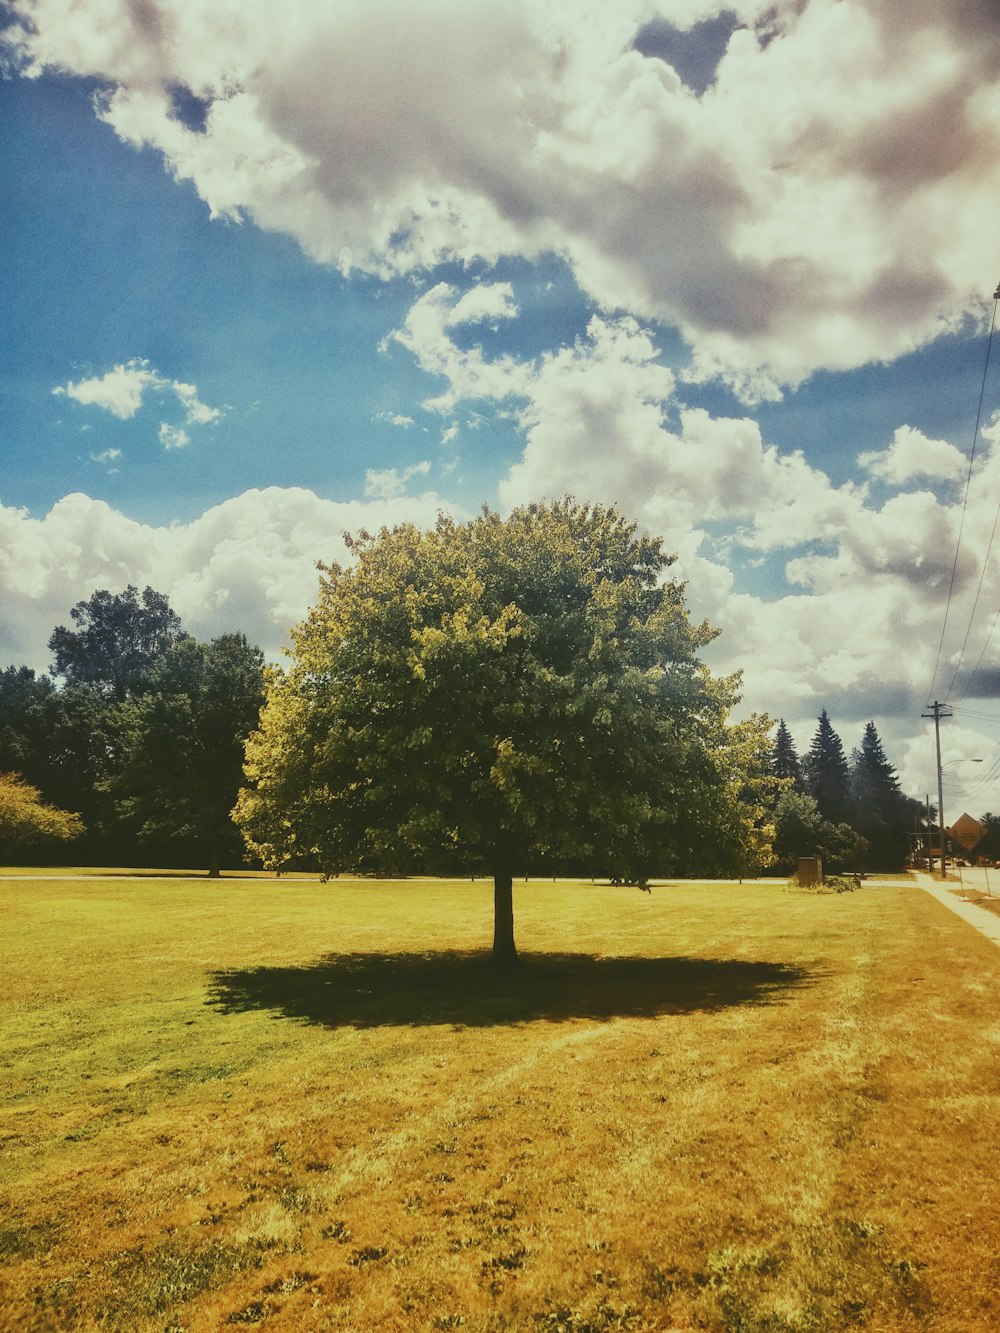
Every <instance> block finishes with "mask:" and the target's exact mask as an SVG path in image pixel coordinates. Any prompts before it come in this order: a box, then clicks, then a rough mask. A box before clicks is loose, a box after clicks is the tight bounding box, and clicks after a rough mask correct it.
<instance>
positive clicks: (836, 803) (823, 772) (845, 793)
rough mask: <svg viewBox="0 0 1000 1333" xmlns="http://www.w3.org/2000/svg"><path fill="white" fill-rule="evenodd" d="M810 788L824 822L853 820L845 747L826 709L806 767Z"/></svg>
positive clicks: (817, 727) (818, 726) (807, 782)
mask: <svg viewBox="0 0 1000 1333" xmlns="http://www.w3.org/2000/svg"><path fill="white" fill-rule="evenodd" d="M803 767H804V769H805V779H806V788H807V790H808V792H809V795H810V796H811V797H812V798H813V800H814V801H815V802H816V804H817V806H818V807H819V812H820V814H821V815H822V816H823V818H824V819H828V820H830V821H831V822H832V823H834V824H842V823H848V822H849V821H850V817H851V813H852V811H851V785H850V768H849V766H848V763H847V756H846V755H845V754H844V745H843V742H842V741H841V739H840V737H839V736H838V735H837V733H836V732H835V731H834V729H833V726H832V724H831V722H830V719H829V717H828V716H827V711H826V709H825V708H824V709H823V711H822V712H821V713H820V715H819V721H818V723H817V725H816V733H815V735H814V736H813V739H812V744H811V745H810V747H809V753H808V755H807V756H806V759H805V763H804V765H803Z"/></svg>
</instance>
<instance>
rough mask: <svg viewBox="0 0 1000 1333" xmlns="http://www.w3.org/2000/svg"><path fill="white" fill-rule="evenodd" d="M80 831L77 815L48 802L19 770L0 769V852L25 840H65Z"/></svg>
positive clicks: (80, 823) (22, 843)
mask: <svg viewBox="0 0 1000 1333" xmlns="http://www.w3.org/2000/svg"><path fill="white" fill-rule="evenodd" d="M82 832H83V822H82V821H81V819H80V816H79V815H76V814H73V813H71V812H70V811H68V810H58V809H56V807H55V806H51V805H47V804H46V803H45V802H44V801H43V800H42V798H41V793H40V792H39V790H38V788H37V787H33V786H31V784H30V783H28V782H25V780H24V778H22V777H21V776H20V774H18V773H0V852H3V853H7V852H9V851H10V850H11V849H13V848H15V847H22V846H24V845H25V844H28V843H34V842H49V841H53V840H56V841H65V840H67V839H69V838H76V837H78V836H79V835H80V834H81V833H82Z"/></svg>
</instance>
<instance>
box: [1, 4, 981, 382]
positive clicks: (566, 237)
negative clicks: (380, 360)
mask: <svg viewBox="0 0 1000 1333" xmlns="http://www.w3.org/2000/svg"><path fill="white" fill-rule="evenodd" d="M11 8H12V10H13V12H14V14H15V15H16V16H19V17H20V19H21V20H22V23H21V25H14V26H13V27H11V28H9V29H8V30H7V35H6V40H7V42H8V45H10V46H11V47H13V48H14V59H15V60H16V61H17V62H19V63H20V67H21V68H22V70H23V71H24V72H25V73H27V74H29V75H32V74H38V73H40V72H42V71H44V70H46V69H55V70H68V71H71V72H74V73H77V74H81V75H85V76H87V77H91V78H96V79H98V80H100V81H101V84H102V86H103V87H104V88H105V89H106V92H105V94H104V95H103V96H102V98H101V99H100V101H99V113H100V115H101V116H102V117H103V118H104V119H105V120H106V121H107V123H108V124H109V125H111V126H112V127H113V128H114V130H115V132H116V133H117V134H118V135H119V136H120V137H121V138H122V139H123V140H124V141H126V142H128V143H131V144H135V145H149V146H152V147H153V148H155V149H156V150H158V151H159V152H161V153H162V154H163V156H164V158H165V159H166V161H167V163H168V165H169V167H170V169H171V171H172V172H173V173H174V174H175V176H177V177H178V178H179V179H183V180H188V181H191V182H192V183H193V185H194V187H195V189H196V190H197V191H198V193H199V194H200V195H201V197H202V199H203V200H204V201H205V202H206V204H207V206H208V207H209V209H210V210H211V212H212V214H213V215H214V216H217V217H220V218H229V219H237V220H238V219H249V220H252V221H253V222H255V223H256V224H257V225H259V226H261V227H264V228H267V229H270V230H273V231H280V232H284V233H287V234H289V235H291V236H293V237H294V238H295V239H296V240H297V241H298V242H299V243H300V245H301V246H302V247H303V248H304V250H305V251H306V252H307V253H308V254H310V255H311V256H313V257H314V258H316V259H318V260H320V261H321V262H324V263H330V264H335V265H338V266H339V267H340V268H341V269H342V270H344V271H345V272H347V271H350V270H352V269H354V268H361V269H364V270H367V271H369V272H372V273H376V274H382V275H392V274H399V273H407V272H412V271H414V270H416V269H419V268H426V267H428V266H430V265H433V264H435V263H437V262H439V261H441V260H458V261H461V262H464V263H470V262H474V261H483V260H485V261H486V262H487V263H489V262H492V261H494V260H495V259H497V258H498V257H499V256H502V255H516V256H527V257H529V258H530V257H533V256H537V255H539V254H541V253H552V254H557V255H559V256H561V257H563V258H564V259H565V260H566V262H567V263H568V264H569V265H570V266H571V268H572V271H573V273H574V274H575V276H576V279H577V281H578V282H579V284H580V285H581V287H582V288H583V289H584V291H586V292H587V293H588V294H589V295H590V297H591V298H592V299H593V301H594V302H595V303H596V304H597V305H598V306H599V307H601V308H602V309H603V311H604V312H605V313H606V314H612V313H615V312H618V311H621V310H627V311H629V312H631V313H632V314H634V315H636V316H638V317H639V318H642V319H651V320H661V321H665V322H668V323H670V324H672V325H674V326H676V327H677V328H679V329H680V330H681V332H682V333H683V335H684V337H685V338H686V339H687V341H688V342H689V344H690V346H691V349H692V364H691V366H690V368H689V370H688V372H687V373H688V374H689V375H690V376H691V377H692V378H695V379H707V378H710V377H713V376H719V377H722V378H723V379H725V380H726V381H728V382H729V383H730V384H732V385H733V386H734V387H735V388H736V389H737V390H738V391H739V392H740V393H741V394H743V395H744V397H745V398H746V399H747V401H753V400H755V399H761V398H765V397H774V396H776V395H778V394H780V392H781V391H782V389H783V387H784V386H786V385H793V384H796V383H798V382H800V381H801V380H802V379H803V378H804V377H805V376H807V375H809V374H810V373H811V372H812V371H814V370H816V369H817V368H820V367H824V368H828V369H845V368H850V367H854V366H858V365H861V364H864V363H867V362H871V361H884V360H886V359H892V358H893V357H896V356H898V355H901V354H902V353H904V352H907V351H909V350H911V349H913V348H914V347H917V346H919V345H921V344H923V343H926V342H927V341H928V340H930V339H932V338H933V337H935V336H936V335H937V334H939V333H940V332H942V331H943V330H946V329H954V328H956V327H958V326H959V325H960V324H961V323H962V322H963V320H966V319H969V318H971V319H973V320H976V319H980V318H981V317H982V315H983V311H984V302H983V298H984V297H985V296H986V294H987V293H986V291H985V290H984V288H986V287H987V286H988V285H989V283H990V281H991V278H990V276H989V275H990V274H992V272H993V267H992V266H993V264H994V263H995V251H994V248H993V235H994V230H995V229H994V226H993V220H994V213H995V201H996V198H997V197H998V194H1000V81H998V78H997V75H996V70H997V68H998V67H1000V62H998V59H997V57H998V55H1000V28H998V27H997V25H996V22H995V9H994V7H993V6H991V4H990V3H988V0H969V3H967V4H962V5H942V4H941V3H940V0H913V3H908V4H905V5H904V4H903V3H902V0H836V2H835V0H795V2H794V3H793V2H792V0H779V3H777V4H775V3H774V2H773V0H727V3H726V4H725V6H723V5H721V4H720V3H719V0H711V2H710V0H684V3H676V2H675V3H671V4H670V5H667V4H665V3H662V2H661V3H655V2H654V0H619V3H616V4H615V5H614V6H608V5H601V4H597V3H578V2H577V0H552V2H551V3H548V4H545V5H540V4H537V3H536V2H535V0H511V3H510V4H505V5H502V6H496V5H491V4H487V3H486V0H474V2H473V3H468V0H435V3H434V4H431V5H422V6H417V7H414V6H411V5H404V4H403V3H401V0H374V2H366V3H364V4H362V3H361V0H348V2H347V3H343V4H338V5H336V6H317V5H315V4H312V3H310V2H309V0H292V3H290V4H289V5H287V6H286V7H285V9H284V10H283V18H282V23H281V25H280V26H278V27H276V26H275V25H274V24H273V23H272V22H271V21H270V10H269V9H268V8H267V7H266V6H265V5H264V4H263V0H248V3H247V4H245V5H243V6H241V8H240V10H239V13H238V14H237V13H235V11H231V10H229V9H226V8H225V7H223V8H221V9H220V7H219V6H218V5H216V4H213V3H211V2H210V0H190V2H189V3H186V4H184V5H183V6H177V5H171V4H168V3H166V0H149V3H144V4H143V5H141V6H139V5H136V4H132V3H130V0H102V3H101V5H100V16H101V21H100V22H95V21H94V12H93V6H67V5H66V3H65V0H13V3H12V6H11ZM723 12H725V13H727V14H729V15H730V17H731V20H732V28H733V31H732V33H731V35H730V36H729V38H728V41H727V43H726V45H725V49H724V51H722V54H721V58H720V59H719V60H718V63H717V65H716V67H715V69H714V70H713V71H711V73H710V77H709V78H707V79H706V80H704V87H703V90H702V91H701V92H700V94H699V93H698V92H696V91H694V90H693V89H692V87H691V86H689V85H688V84H686V83H685V82H684V79H683V78H682V77H681V75H680V74H679V73H678V71H677V70H676V69H675V68H674V67H673V66H672V65H671V64H670V63H669V55H668V53H669V50H670V43H669V42H660V43H659V44H657V42H655V41H652V40H649V39H648V33H649V31H650V26H649V25H650V24H651V22H658V23H659V24H660V27H661V30H667V31H669V32H673V33H674V34H675V35H677V34H682V33H683V31H686V30H688V29H691V28H692V27H694V25H696V24H698V23H699V22H701V21H704V20H707V19H711V18H716V17H718V16H719V15H720V14H722V13H723ZM644 34H646V39H645V40H644ZM658 53H659V54H658ZM178 87H180V88H183V89H186V90H189V92H191V93H193V94H194V95H195V96H197V97H198V98H200V99H202V100H203V101H204V102H205V103H206V105H207V112H206V115H205V119H204V124H203V125H198V126H191V125H189V124H187V123H185V121H184V119H183V118H182V117H180V116H178V115H177V114H176V110H175V105H174V95H173V94H174V90H176V89H177V88H178ZM474 299H475V300H476V301H480V302H481V301H484V300H486V299H487V293H486V292H485V291H481V292H479V293H478V295H477V296H476V297H475V298H474ZM489 300H490V301H492V303H493V305H492V307H482V308H480V309H478V310H473V309H470V310H469V311H468V312H467V313H466V317H468V318H474V319H483V320H490V319H497V318H501V319H502V318H505V317H506V316H507V313H508V311H507V309H506V308H505V298H504V297H503V294H502V293H501V291H500V290H499V288H497V289H494V290H493V291H492V293H491V294H490V295H489ZM111 387H112V386H110V385H109V386H107V392H108V393H110V391H111ZM121 391H122V392H124V393H125V394H126V395H127V393H128V390H127V389H126V388H125V386H121ZM132 392H133V393H134V389H133V390H132ZM118 401H119V402H121V403H122V405H123V407H124V405H125V404H127V403H128V402H129V401H130V400H129V399H128V397H127V396H126V397H125V398H124V399H122V398H119V399H118Z"/></svg>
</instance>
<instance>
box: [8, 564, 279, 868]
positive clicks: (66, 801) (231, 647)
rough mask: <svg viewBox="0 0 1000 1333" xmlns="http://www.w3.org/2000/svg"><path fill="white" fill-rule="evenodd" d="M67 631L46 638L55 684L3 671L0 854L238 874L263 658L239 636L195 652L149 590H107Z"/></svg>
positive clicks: (79, 611) (80, 610)
mask: <svg viewBox="0 0 1000 1333" xmlns="http://www.w3.org/2000/svg"><path fill="white" fill-rule="evenodd" d="M70 619H71V621H72V624H71V625H70V626H66V625H59V626H57V627H56V628H55V629H54V630H53V632H52V635H51V637H50V639H49V649H50V650H51V652H52V653H53V664H52V676H54V677H55V678H56V679H53V678H52V676H49V675H44V674H43V675H37V674H36V673H35V671H34V670H32V669H31V668H30V667H26V666H21V667H15V666H11V667H8V668H7V669H6V670H5V671H3V672H0V773H2V774H4V775H5V776H4V779H3V782H2V783H0V853H2V854H3V855H5V856H7V857H10V856H11V855H12V854H13V852H14V848H15V846H16V848H17V854H18V855H19V856H20V857H21V858H22V859H23V858H24V857H25V856H27V857H31V858H33V859H35V860H36V861H44V860H51V859H52V858H53V857H56V856H62V855H64V853H63V852H61V851H60V850H59V847H58V844H57V842H56V840H57V839H59V840H65V839H66V838H68V837H73V839H74V840H73V843H72V852H71V855H72V857H73V858H74V860H77V861H79V862H80V863H81V864H92V865H100V864H108V865H129V864H134V865H149V864H158V865H164V866H174V865H185V866H190V865H202V866H205V867H206V868H208V869H209V870H210V872H211V873H213V874H217V873H218V871H219V868H220V867H221V866H222V865H223V864H224V863H225V864H239V861H240V859H241V856H242V850H243V849H242V840H241V838H240V836H239V833H238V831H237V830H236V828H235V826H234V824H233V822H232V819H231V818H230V811H231V810H232V807H233V804H234V803H235V800H236V793H237V791H238V790H239V785H240V782H241V781H242V777H243V759H244V746H245V743H246V738H247V736H248V735H249V734H250V732H251V731H252V730H253V728H254V726H256V724H257V719H258V716H259V713H260V708H261V705H262V703H263V701H264V657H263V653H262V652H261V651H260V649H259V648H257V647H255V646H254V645H252V644H250V643H249V642H248V641H247V639H246V637H245V636H244V635H243V634H239V633H231V634H222V635H220V636H219V637H218V638H215V639H212V640H211V641H210V642H208V643H200V642H198V641H197V640H196V639H194V638H193V637H192V636H191V635H190V634H188V633H187V632H186V631H185V630H184V628H183V626H182V625H181V621H180V618H179V617H178V616H177V614H176V613H175V612H174V611H173V609H172V608H171V607H170V605H169V603H168V600H167V598H166V597H165V596H163V594H162V593H159V592H156V591H155V590H154V589H152V588H148V587H147V588H146V589H145V590H144V591H143V592H142V593H141V594H140V593H139V591H138V589H137V588H135V587H133V586H131V585H130V586H129V587H128V588H126V590H125V591H124V592H122V593H110V592H108V591H106V590H103V589H102V590H99V591H97V592H95V593H94V594H93V596H92V597H90V598H89V599H88V600H87V601H82V602H79V603H78V604H77V605H76V606H74V607H73V609H72V610H71V612H70ZM7 807H9V809H10V810H11V811H12V812H13V811H14V810H15V808H16V811H17V818H16V819H15V818H14V817H13V814H12V815H11V817H9V818H8V819H6V820H5V819H4V818H3V813H2V812H3V810H4V808H7ZM67 812H72V814H73V816H74V817H75V818H74V822H71V823H69V824H67V823H66V818H65V816H66V814H67ZM5 843H6V846H5V845H4V844H5Z"/></svg>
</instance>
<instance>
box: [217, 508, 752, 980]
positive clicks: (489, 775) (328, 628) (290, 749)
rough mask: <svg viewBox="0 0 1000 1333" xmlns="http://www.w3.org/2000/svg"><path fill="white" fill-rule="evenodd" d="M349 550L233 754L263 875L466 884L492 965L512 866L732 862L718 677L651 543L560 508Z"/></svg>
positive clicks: (732, 816) (648, 868) (655, 869)
mask: <svg viewBox="0 0 1000 1333" xmlns="http://www.w3.org/2000/svg"><path fill="white" fill-rule="evenodd" d="M352 546H353V549H354V552H355V554H356V556H357V561H356V563H355V564H354V565H353V566H352V567H350V568H347V569H342V568H340V567H338V566H333V567H330V568H327V569H326V570H325V572H324V574H323V577H322V580H321V587H320V596H319V601H318V604H317V605H316V607H315V608H314V609H313V610H312V611H311V612H310V614H309V617H308V619H307V620H306V621H305V623H304V624H303V625H301V626H300V627H299V628H298V629H297V630H296V631H294V633H293V644H294V654H293V658H292V664H291V667H290V669H289V670H288V671H287V672H286V673H278V674H275V675H274V676H273V677H272V679H271V682H270V688H269V692H268V702H267V706H266V707H265V709H264V712H263V714H262V719H261V729H260V731H259V732H257V733H256V734H255V735H254V736H253V737H252V738H251V740H250V743H249V745H248V751H247V776H248V779H249V785H248V786H247V787H246V788H245V789H244V790H243V792H242V793H241V795H240V800H239V803H238V805H237V815H236V817H237V820H238V822H239V823H240V825H241V826H242V828H243V831H244V834H245V836H246V839H247V842H248V846H249V847H250V849H251V850H252V851H253V852H254V853H255V854H257V855H259V856H260V857H261V858H262V860H263V862H264V864H265V865H266V866H269V867H275V868H277V867H281V866H283V865H287V864H291V863H294V861H295V859H296V858H301V857H315V858H316V859H317V860H318V862H319V864H320V865H321V866H322V867H323V868H324V869H326V870H328V871H331V872H332V871H337V870H341V869H348V868H355V869H360V868H370V869H385V868H391V869H411V868H425V869H426V868H441V867H448V866H452V867H457V866H464V867H478V868H480V869H484V870H486V871H487V872H488V873H490V874H492V876H493V880H494V944H493V952H494V958H495V959H496V960H497V961H498V962H501V963H509V962H513V961H514V959H515V958H516V949H515V945H514V930H513V905H512V893H511V886H512V879H513V875H514V872H515V871H516V870H518V869H524V868H526V867H527V866H528V865H529V864H532V863H535V864H538V863H541V864H546V865H552V864H567V863H569V864H573V865H574V866H577V867H580V866H586V867H588V868H591V869H599V870H601V871H602V872H603V873H607V872H608V870H609V869H611V868H616V869H620V872H621V873H623V874H627V875H630V876H632V877H635V878H638V877H640V876H642V875H650V874H652V873H665V872H666V871H667V870H668V869H669V868H670V867H672V866H677V865H679V864H684V865H690V864H697V863H702V864H703V863H706V862H717V861H718V859H719V858H720V857H723V856H725V857H728V856H730V855H739V850H738V848H737V849H736V850H735V851H734V850H733V841H734V838H735V841H736V842H737V843H738V842H739V838H740V835H739V834H734V833H733V829H734V828H737V827H742V828H744V829H746V830H747V837H748V838H750V836H751V835H750V833H749V825H750V824H752V823H753V815H752V813H751V814H748V813H747V812H746V810H745V809H744V807H743V806H742V804H741V801H740V792H741V790H742V786H743V777H744V776H745V775H744V774H742V773H741V772H740V771H739V770H740V768H741V765H742V764H743V757H742V752H741V745H740V743H739V742H738V741H737V740H736V739H734V735H733V730H732V728H730V727H728V726H727V722H726V719H727V713H728V710H729V708H730V706H731V705H732V704H733V703H734V702H735V700H736V698H737V694H736V686H737V680H736V678H735V677H730V678H724V679H714V678H713V677H712V676H711V675H710V673H709V671H708V669H707V668H706V667H705V666H704V665H703V664H702V663H701V662H700V661H699V659H698V656H697V653H698V649H699V648H701V647H702V646H703V645H704V644H706V643H708V642H709V641H710V640H711V639H712V638H713V637H714V632H713V631H712V630H711V629H709V628H708V627H707V626H706V625H693V624H692V623H691V622H690V620H689V617H688V613H687V610H686V607H685V605H684V598H683V588H682V585H681V584H679V583H675V582H673V581H670V580H667V581H664V580H663V579H662V578H661V574H662V572H663V571H664V570H665V569H666V568H667V567H668V566H669V564H670V563H671V560H672V558H671V557H669V556H667V555H666V554H664V552H663V550H662V548H661V544H660V542H659V541H657V540H653V539H651V538H648V537H640V536H637V534H636V528H635V526H634V525H633V524H631V523H628V522H627V521H626V520H625V519H624V518H622V517H621V516H620V515H619V514H618V513H616V511H615V510H614V509H604V508H600V507H594V508H590V507H587V506H583V505H579V504H577V503H575V502H574V501H572V500H565V501H560V502H557V503H554V504H546V505H531V506H528V507H525V508H521V509H516V510H515V511H514V512H513V513H512V514H511V515H510V517H509V518H506V519H502V518H500V517H499V516H498V515H497V514H494V513H492V512H490V511H489V510H484V512H483V513H482V514H481V515H480V516H479V517H477V518H475V519H473V520H472V521H471V522H468V523H462V524H458V523H455V522H453V521H452V520H451V519H449V518H446V517H441V518H439V520H438V523H437V526H436V528H435V529H434V530H433V531H431V532H420V531H419V530H418V529H416V528H415V527H412V526H409V525H407V526H403V527H399V528H395V529H393V530H391V531H390V530H387V529H383V530H382V531H381V532H380V533H379V534H378V536H376V537H372V536H369V535H368V534H362V535H361V536H360V537H359V538H357V539H354V540H353V541H352ZM748 743H749V745H750V749H751V750H754V748H755V746H754V744H753V743H752V741H750V742H748ZM765 754H766V750H765Z"/></svg>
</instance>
